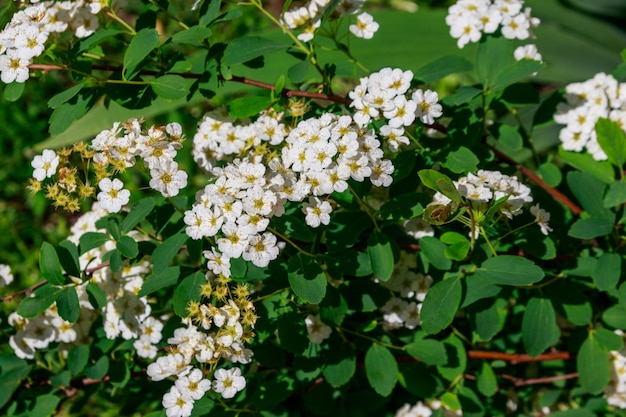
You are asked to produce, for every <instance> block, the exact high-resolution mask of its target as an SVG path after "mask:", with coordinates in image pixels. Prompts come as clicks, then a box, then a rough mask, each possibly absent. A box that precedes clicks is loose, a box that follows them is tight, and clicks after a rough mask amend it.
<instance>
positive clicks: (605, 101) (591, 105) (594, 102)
mask: <svg viewBox="0 0 626 417" xmlns="http://www.w3.org/2000/svg"><path fill="white" fill-rule="evenodd" d="M563 98H564V99H565V102H564V103H560V104H559V105H558V106H557V111H556V113H555V115H554V120H555V121H556V122H557V123H558V124H561V125H565V127H563V128H562V129H561V131H560V132H559V139H560V140H561V146H562V147H563V149H564V150H566V151H572V152H582V151H587V152H588V153H590V154H591V155H592V156H593V158H594V159H595V160H597V161H604V160H606V159H607V155H606V153H605V152H604V150H603V149H602V148H601V147H600V145H599V144H598V138H597V135H596V131H595V126H596V123H597V122H598V120H599V119H600V118H607V119H609V120H611V121H613V122H615V123H617V124H618V125H619V126H620V127H621V128H622V130H624V131H625V132H626V110H624V108H625V105H626V83H623V82H618V81H617V80H616V79H615V78H614V77H613V76H612V75H610V74H605V73H598V74H596V75H595V76H593V77H592V78H591V79H589V80H586V81H583V82H577V83H571V84H568V85H567V86H566V87H565V94H564V95H563Z"/></svg>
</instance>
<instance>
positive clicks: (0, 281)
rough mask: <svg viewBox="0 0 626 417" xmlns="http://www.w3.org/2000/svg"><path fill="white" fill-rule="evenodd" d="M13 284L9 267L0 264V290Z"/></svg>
mask: <svg viewBox="0 0 626 417" xmlns="http://www.w3.org/2000/svg"><path fill="white" fill-rule="evenodd" d="M12 282H13V274H12V273H11V267H10V266H9V265H5V264H0V288H2V287H6V286H7V285H9V284H10V283H12Z"/></svg>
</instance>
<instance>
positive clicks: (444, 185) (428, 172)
mask: <svg viewBox="0 0 626 417" xmlns="http://www.w3.org/2000/svg"><path fill="white" fill-rule="evenodd" d="M417 174H418V175H419V177H420V179H421V180H422V183H424V185H425V186H426V187H428V188H431V189H433V190H435V191H439V192H440V193H441V194H443V195H445V196H446V197H448V198H449V199H450V200H452V201H454V202H455V203H460V202H461V201H463V199H462V198H461V194H459V190H457V189H456V187H455V186H454V183H453V182H452V180H451V179H450V178H449V177H448V176H446V175H444V174H442V173H441V172H439V171H435V170H434V169H422V170H421V171H419V172H418V173H417Z"/></svg>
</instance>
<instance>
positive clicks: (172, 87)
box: [150, 74, 190, 100]
mask: <svg viewBox="0 0 626 417" xmlns="http://www.w3.org/2000/svg"><path fill="white" fill-rule="evenodd" d="M150 86H152V91H154V92H155V93H156V95H157V96H159V97H163V98H164V99H166V100H178V99H180V98H183V97H186V96H187V94H189V87H190V83H189V81H188V80H186V79H184V78H183V77H181V76H180V75H174V74H166V75H162V76H160V77H158V78H155V79H154V80H152V81H150Z"/></svg>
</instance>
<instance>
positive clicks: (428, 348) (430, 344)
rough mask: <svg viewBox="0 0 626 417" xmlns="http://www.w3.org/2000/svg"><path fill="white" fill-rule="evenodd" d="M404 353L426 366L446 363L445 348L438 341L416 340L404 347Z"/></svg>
mask: <svg viewBox="0 0 626 417" xmlns="http://www.w3.org/2000/svg"><path fill="white" fill-rule="evenodd" d="M406 351H407V353H408V354H409V355H411V356H413V357H414V358H417V359H419V360H420V361H422V362H424V363H425V364H426V365H445V364H446V363H447V362H448V356H447V355H446V348H445V346H444V345H443V343H442V342H440V341H439V340H434V339H417V340H414V341H413V342H411V343H410V344H408V345H406Z"/></svg>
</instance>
